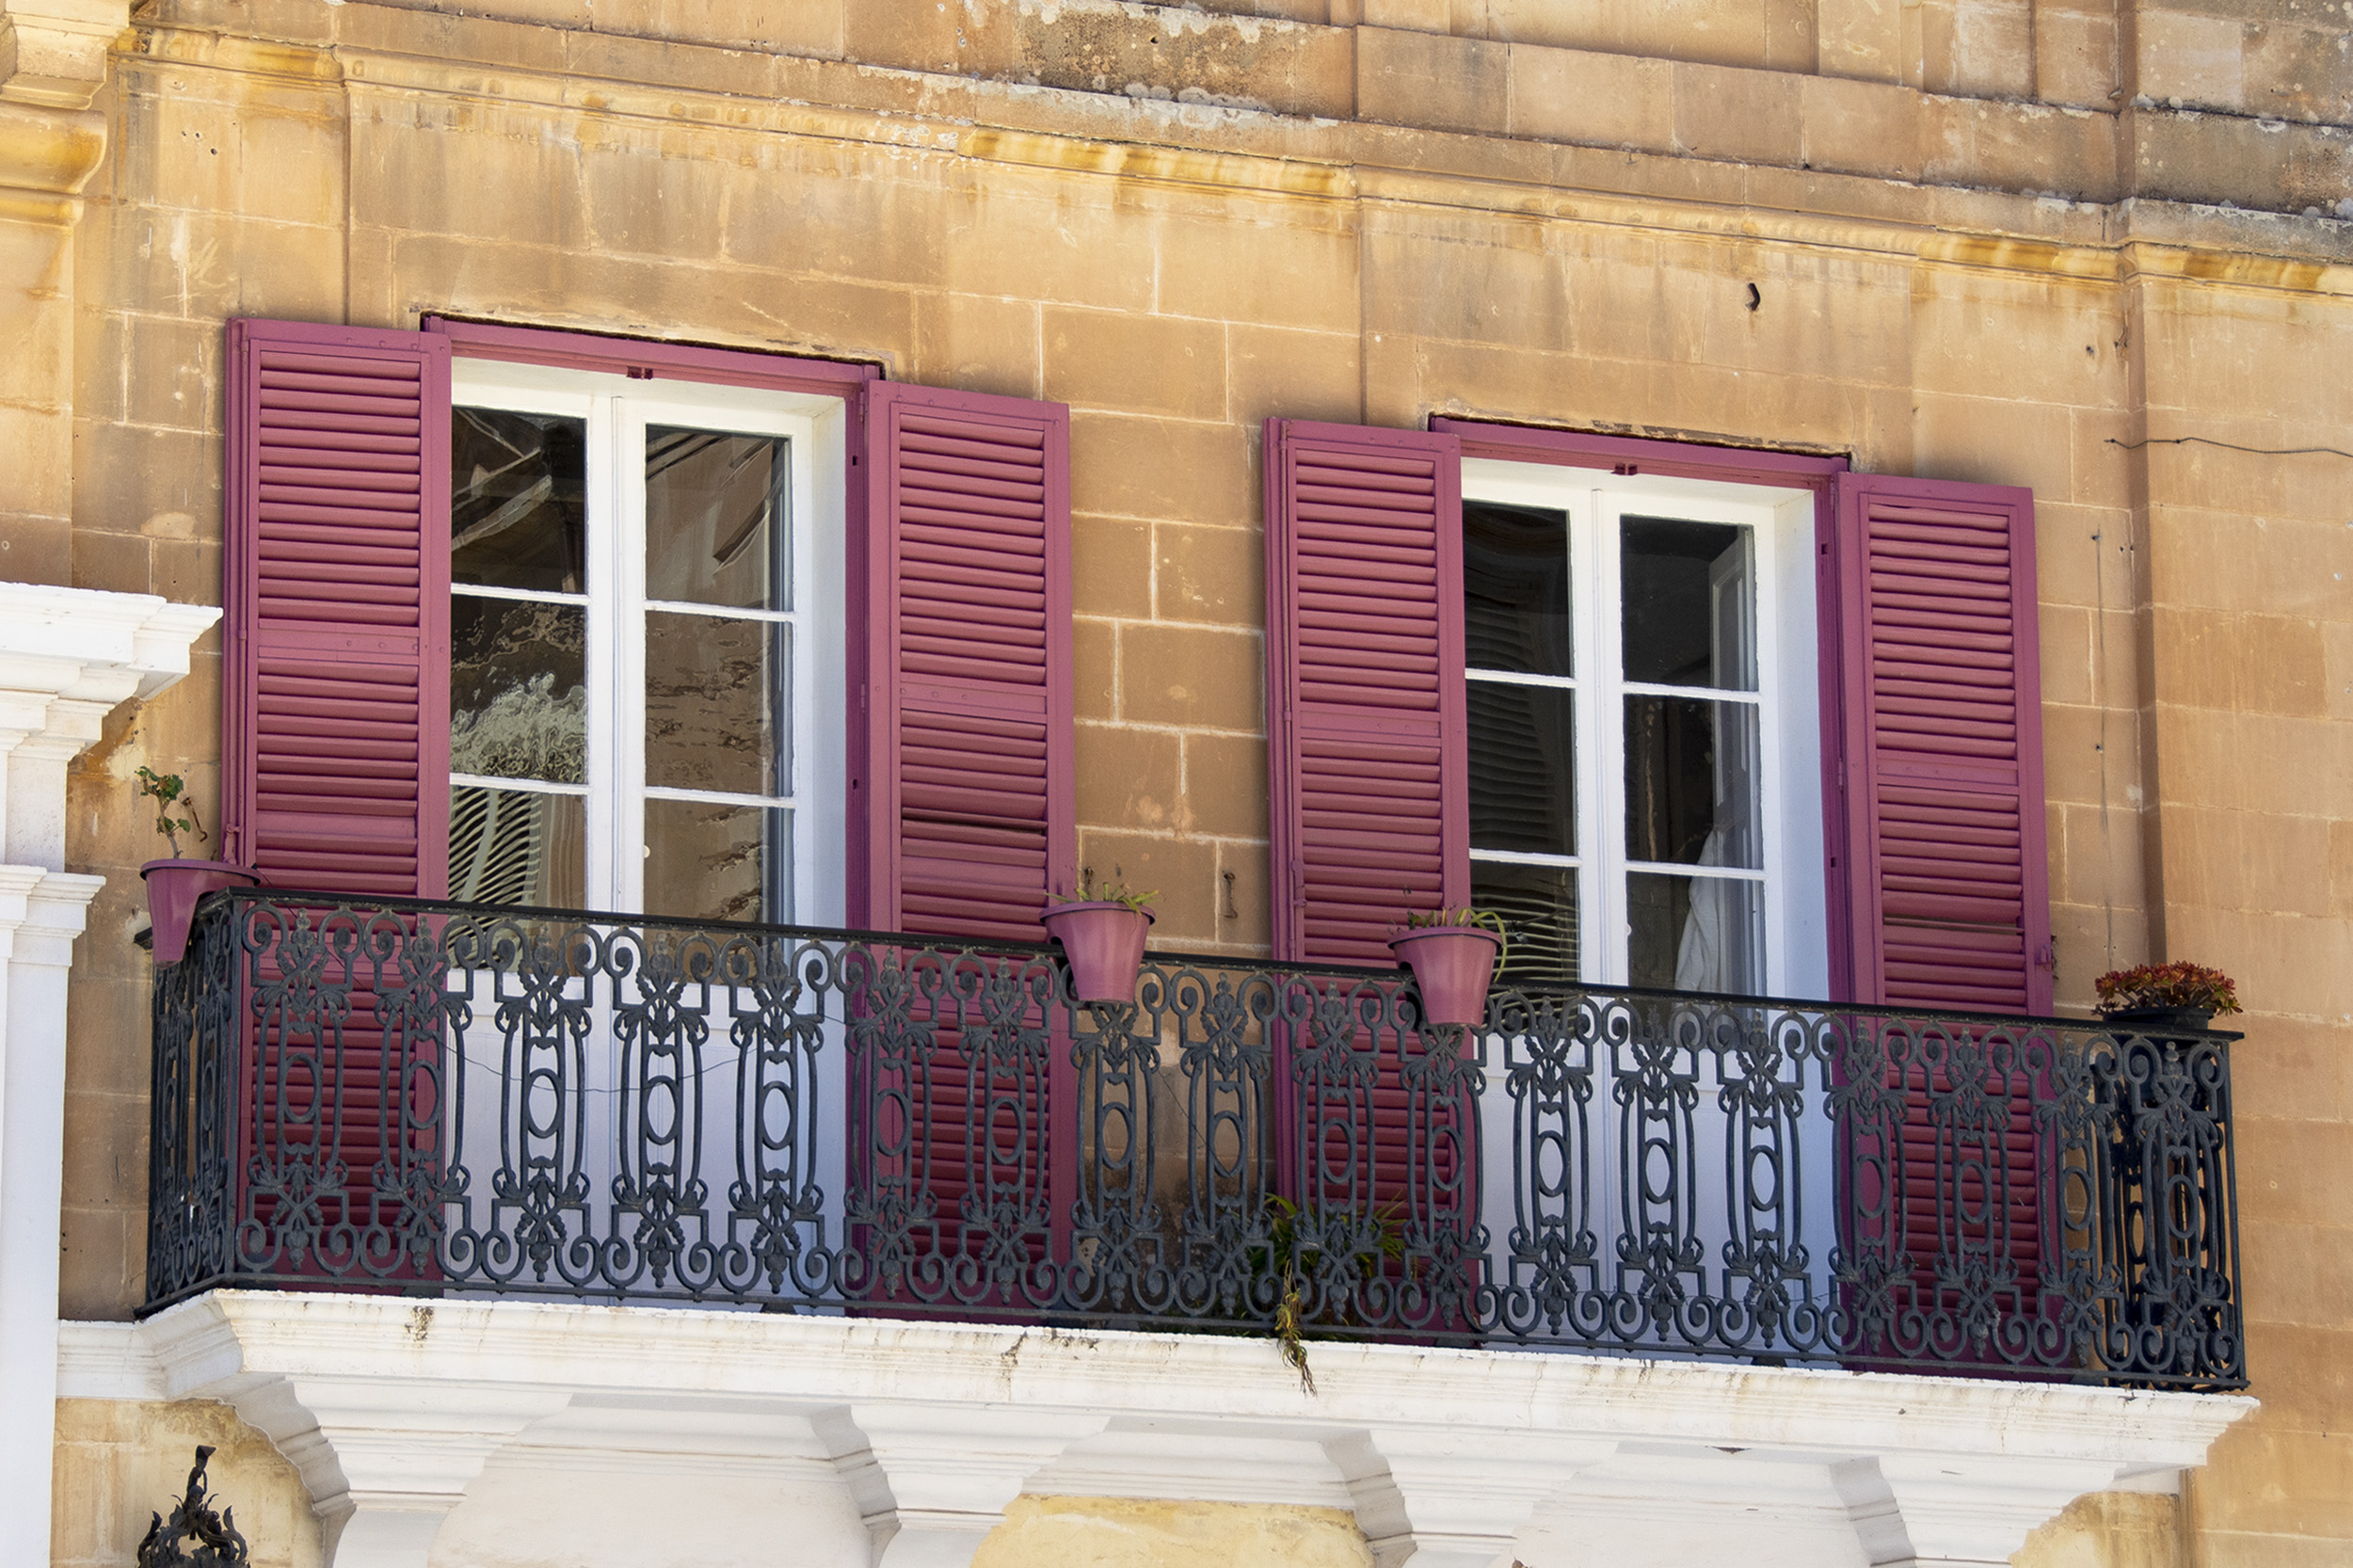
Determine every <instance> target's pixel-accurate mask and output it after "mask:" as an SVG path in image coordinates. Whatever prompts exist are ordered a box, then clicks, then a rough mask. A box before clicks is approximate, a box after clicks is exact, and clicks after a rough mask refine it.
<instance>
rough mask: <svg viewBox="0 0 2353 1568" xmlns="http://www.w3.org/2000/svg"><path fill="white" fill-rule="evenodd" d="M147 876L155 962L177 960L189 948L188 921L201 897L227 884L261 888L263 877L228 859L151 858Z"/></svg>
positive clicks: (144, 870) (142, 872)
mask: <svg viewBox="0 0 2353 1568" xmlns="http://www.w3.org/2000/svg"><path fill="white" fill-rule="evenodd" d="M139 875H140V876H142V877H144V878H146V880H147V914H148V920H149V922H150V924H151V925H152V927H153V931H154V941H155V962H156V964H157V965H159V966H160V965H164V964H177V963H178V962H180V959H181V956H182V955H183V954H184V953H185V952H187V951H188V925H189V922H191V921H192V920H195V919H196V904H197V900H199V899H200V898H202V897H203V896H204V895H205V894H206V893H211V892H217V891H219V890H220V889H221V888H238V887H244V888H258V887H260V886H261V883H262V879H261V878H260V877H258V876H255V875H254V874H253V873H252V872H249V871H247V870H245V869H244V868H242V867H239V866H232V865H231V864H229V863H228V862H227V861H225V860H150V861H149V862H148V863H147V864H146V865H144V866H141V867H140V868H139Z"/></svg>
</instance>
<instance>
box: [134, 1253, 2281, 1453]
mask: <svg viewBox="0 0 2353 1568" xmlns="http://www.w3.org/2000/svg"><path fill="white" fill-rule="evenodd" d="M419 1314H423V1315H424V1323H425V1325H426V1326H424V1327H423V1328H422V1329H421V1330H418V1331H416V1332H411V1331H410V1329H409V1328H408V1323H409V1321H410V1320H412V1319H414V1318H415V1317H416V1316H417V1315H419ZM395 1330H397V1332H395ZM142 1332H144V1333H145V1334H147V1335H149V1336H165V1337H168V1338H169V1339H170V1340H171V1341H173V1342H174V1343H175V1344H176V1343H177V1342H178V1341H180V1340H181V1339H183V1338H184V1337H185V1336H189V1335H195V1336H198V1338H199V1340H200V1343H202V1344H205V1345H208V1346H212V1345H216V1346H218V1347H220V1350H221V1353H232V1352H229V1350H228V1347H231V1346H233V1347H234V1351H233V1355H234V1356H235V1358H236V1360H237V1362H238V1363H239V1364H240V1365H257V1364H260V1365H268V1366H270V1367H273V1368H283V1369H285V1370H288V1371H307V1370H312V1369H319V1370H345V1369H354V1368H369V1369H372V1370H373V1371H375V1372H376V1373H377V1374H378V1375H384V1376H406V1375H416V1374H422V1373H424V1371H425V1370H426V1369H427V1368H431V1369H432V1370H433V1372H434V1374H435V1375H469V1376H482V1377H498V1376H503V1375H508V1374H510V1373H511V1370H512V1368H514V1367H515V1366H516V1365H517V1364H518V1362H517V1359H516V1358H518V1357H520V1358H522V1359H523V1362H524V1363H525V1364H528V1365H529V1366H531V1367H532V1368H533V1369H534V1375H535V1376H548V1377H552V1378H556V1379H559V1380H562V1381H565V1382H567V1383H570V1384H580V1385H583V1386H596V1387H611V1388H647V1389H659V1390H690V1389H691V1390H695V1391H698V1392H702V1393H720V1394H737V1395H743V1396H745V1397H779V1398H791V1399H795V1400H811V1401H817V1402H824V1403H848V1402H850V1401H852V1400H857V1399H861V1398H868V1399H871V1398H875V1397H878V1396H879V1395H882V1394H884V1393H887V1392H896V1391H900V1390H906V1391H909V1392H912V1393H914V1394H916V1395H918V1396H920V1397H921V1398H925V1399H930V1400H948V1401H955V1402H963V1401H977V1402H982V1403H1000V1402H1010V1401H1018V1402H1021V1403H1024V1404H1032V1405H1049V1406H1051V1405H1059V1406H1063V1407H1065V1408H1072V1409H1088V1410H1094V1409H1103V1410H1107V1411H1109V1412H1111V1413H1112V1414H1113V1415H1115V1416H1116V1415H1127V1414H1132V1415H1135V1416H1149V1417H1152V1418H1154V1419H1161V1420H1164V1419H1168V1418H1172V1417H1173V1418H1191V1417H1203V1416H1206V1417H1214V1418H1218V1419H1220V1420H1223V1421H1234V1422H1240V1421H1246V1422H1248V1423H1249V1424H1250V1425H1251V1427H1252V1429H1253V1430H1266V1429H1269V1428H1282V1429H1285V1430H1295V1429H1297V1428H1300V1427H1321V1426H1325V1425H1328V1424H1329V1423H1332V1422H1335V1421H1342V1422H1352V1423H1358V1424H1361V1423H1363V1422H1366V1421H1369V1420H1384V1421H1401V1422H1407V1423H1412V1424H1420V1425H1444V1424H1448V1423H1471V1424H1474V1425H1480V1426H1493V1427H1497V1428H1498V1429H1503V1430H1516V1429H1544V1428H1550V1429H1554V1430H1582V1431H1588V1432H1595V1433H1598V1434H1606V1435H1608V1436H1610V1437H1612V1438H1614V1439H1617V1440H1620V1441H1625V1442H1637V1441H1647V1442H1653V1443H1663V1444H1675V1443H1698V1444H1702V1445H1706V1446H1718V1445H1731V1446H1737V1447H1744V1448H1781V1449H1788V1450H1795V1451H1806V1452H1831V1451H1844V1452H1847V1453H1869V1452H1881V1451H1887V1450H1890V1449H1897V1450H1900V1449H1907V1448H1917V1449H1920V1450H1922V1451H1928V1452H1957V1453H1987V1454H2008V1453H2013V1452H2021V1453H2027V1454H2048V1455H2051V1456H2052V1457H2056V1458H2090V1459H2100V1460H2104V1461H2107V1460H2112V1461H2115V1462H2117V1463H2119V1464H2134V1465H2136V1466H2137V1467H2142V1468H2159V1467H2167V1466H2172V1467H2182V1466H2194V1465H2196V1464H2199V1463H2200V1462H2201V1460H2202V1458H2203V1456H2204V1452H2205V1448H2206V1446H2207V1445H2208V1444H2210V1443H2211V1442H2213V1440H2214V1439H2215V1438H2216V1437H2217V1436H2218V1435H2220V1433H2221V1432H2222V1430H2223V1429H2224V1428H2225V1427H2227V1426H2229V1425H2230V1424H2231V1423H2232V1422H2233V1421H2234V1420H2237V1419H2238V1418H2239V1417H2240V1416H2244V1415H2246V1414H2247V1413H2248V1412H2249V1411H2251V1410H2253V1409H2254V1408H2255V1401H2254V1400H2251V1399H2249V1398H2246V1397H2244V1396H2240V1395H2214V1394H2182V1393H2172V1392H2164V1391H2145V1390H2121V1389H2110V1388H2097V1387H2091V1386H2089V1385H2082V1384H2056V1383H2028V1382H2008V1381H2005V1380H2002V1379H1997V1378H1937V1377H1919V1376H1911V1375H1906V1374H1897V1373H1862V1372H1847V1371H1841V1370H1837V1369H1835V1368H1778V1367H1772V1368H1768V1367H1737V1366H1720V1365H1715V1364H1712V1363H1706V1362H1688V1361H1652V1360H1645V1359H1641V1358H1638V1357H1633V1356H1623V1357H1621V1356H1597V1355H1576V1354H1542V1355H1533V1354H1516V1353H1515V1354H1497V1353H1494V1352H1481V1351H1463V1350H1447V1349H1437V1348H1431V1347H1418V1346H1400V1345H1372V1344H1352V1343H1342V1342H1337V1341H1336V1342H1330V1343H1321V1342H1320V1343H1317V1344H1315V1345H1314V1346H1312V1347H1311V1348H1310V1352H1309V1353H1310V1354H1311V1355H1312V1357H1313V1358H1314V1361H1315V1372H1316V1385H1317V1388H1318V1390H1319V1392H1318V1394H1317V1395H1315V1396H1308V1395H1305V1394H1303V1393H1302V1392H1300V1390H1299V1386H1298V1383H1297V1380H1296V1378H1293V1379H1290V1380H1289V1381H1286V1380H1285V1379H1284V1378H1283V1377H1282V1376H1281V1375H1280V1374H1279V1370H1278V1371H1275V1372H1270V1370H1269V1368H1271V1367H1272V1368H1278V1369H1279V1368H1280V1365H1281V1364H1280V1362H1279V1361H1275V1360H1272V1359H1271V1358H1272V1357H1273V1355H1274V1352H1273V1350H1272V1349H1271V1348H1270V1346H1269V1345H1268V1343H1267V1342H1266V1341H1264V1340H1262V1339H1254V1338H1241V1337H1227V1336H1213V1335H1182V1334H1128V1333H1112V1332H1081V1331H1072V1330H1066V1329H1064V1330H1056V1329H1036V1328H1032V1329H1022V1328H1013V1327H998V1326H994V1325H990V1326H980V1325H968V1324H950V1323H930V1322H911V1321H902V1320H888V1319H873V1318H837V1317H800V1316H789V1315H781V1314H754V1313H737V1312H696V1311H681V1310H678V1309H674V1308H667V1307H614V1306H592V1305H576V1304H558V1303H546V1302H535V1301H524V1300H516V1301H503V1302H481V1301H461V1302H452V1301H442V1302H436V1303H433V1304H420V1303H417V1302H413V1301H403V1300H401V1299H399V1298H389V1297H383V1296H358V1295H352V1296H344V1295H334V1294H329V1293H309V1292H305V1293H302V1294H298V1295H280V1294H277V1293H274V1292H267V1291H243V1290H222V1291H215V1292H212V1293H210V1294H208V1295H206V1296H204V1297H201V1298H200V1299H198V1300H196V1301H193V1302H188V1303H184V1304H181V1305H178V1306H175V1307H173V1308H171V1309H170V1310H169V1311H168V1312H165V1313H161V1314H159V1315H157V1316H156V1317H155V1318H153V1319H151V1320H149V1321H148V1322H147V1323H146V1324H145V1325H144V1327H143V1331H142ZM157 1342H158V1344H159V1345H161V1344H162V1343H163V1339H162V1338H158V1340H157ZM653 1343H659V1344H660V1345H662V1346H663V1347H664V1350H663V1353H662V1354H661V1355H660V1356H658V1357H652V1358H648V1356H647V1354H646V1347H647V1346H648V1344H653ZM264 1358H265V1359H264ZM168 1365H170V1366H171V1367H172V1368H173V1372H172V1377H173V1380H174V1384H175V1386H176V1387H177V1388H178V1390H179V1393H180V1394H182V1395H185V1394H188V1393H193V1392H195V1391H196V1390H195V1385H194V1384H193V1383H188V1382H184V1381H183V1376H182V1372H181V1370H180V1368H181V1367H182V1366H184V1365H185V1362H184V1356H183V1353H182V1352H179V1351H178V1350H176V1349H174V1350H173V1351H172V1352H170V1353H169V1355H168ZM219 1366H220V1363H219V1362H217V1361H215V1362H213V1363H212V1367H211V1368H210V1369H209V1375H211V1376H217V1375H219V1373H218V1368H219ZM190 1369H191V1370H193V1369H195V1368H190ZM1106 1387H1113V1388H1115V1389H1116V1390H1117V1393H1118V1396H1119V1397H1118V1399H1117V1400H1116V1401H1115V1402H1114V1403H1112V1404H1108V1405H1107V1404H1106V1403H1105V1402H1104V1392H1105V1389H1106ZM1832 1432H1835V1433H1836V1438H1835V1441H1832V1440H1829V1438H1828V1437H1827V1434H1828V1433H1832Z"/></svg>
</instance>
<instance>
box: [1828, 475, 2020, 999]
mask: <svg viewBox="0 0 2353 1568" xmlns="http://www.w3.org/2000/svg"><path fill="white" fill-rule="evenodd" d="M1838 496H1839V507H1838V526H1837V539H1836V544H1835V550H1836V555H1837V573H1838V578H1839V600H1838V614H1837V616H1836V627H1835V634H1836V638H1837V643H1836V649H1837V651H1836V657H1837V659H1838V661H1839V666H1840V688H1841V693H1842V703H1843V707H1844V712H1843V713H1842V715H1841V724H1842V730H1841V731H1840V732H1842V733H1843V737H1844V744H1843V752H1844V755H1843V757H1842V758H1841V769H1840V782H1841V785H1842V787H1843V789H1844V791H1845V796H1846V798H1845V802H1844V805H1845V811H1844V815H1845V823H1846V833H1845V838H1846V845H1845V848H1846V853H1845V854H1844V855H1843V856H1840V858H1841V861H1842V868H1841V869H1842V870H1843V871H1844V872H1845V873H1846V874H1845V882H1846V888H1845V890H1846V893H1847V897H1848V902H1849V908H1850V909H1851V911H1852V920H1851V926H1852V930H1851V933H1850V941H1849V947H1848V951H1847V952H1846V954H1845V955H1844V956H1845V958H1846V961H1847V964H1848V967H1849V975H1850V987H1849V994H1850V995H1851V998H1852V1000H1856V1001H1862V1002H1878V1003H1883V1004H1886V1005H1889V1006H1899V1007H1920V1008H1966V1009H1981V1010H1986V1011H1993V1012H2010V1013H2018V1012H2026V1013H2048V1012H2049V1011H2050V1010H2051V968H2050V943H2051V909H2050V900H2049V895H2048V891H2047V887H2046V876H2047V872H2046V867H2045V859H2044V849H2043V841H2044V840H2043V821H2042V743H2041V690H2040V681H2039V666H2038V664H2037V662H2036V661H2037V654H2036V635H2035V585H2034V581H2035V580H2034V497H2033V495H2032V494H2031V493H2030V492H2029V491H2026V490H2023V489H2014V488H2002V487H1994V486H1989V485H1959V484H1945V483H1937V482H1931V481H1928V480H1919V479H1897V478H1889V477H1885V476H1882V475H1878V474H1842V475H1840V476H1839V481H1838ZM1825 630H1826V631H1827V630H1829V627H1828V625H1827V623H1826V627H1825ZM1826 641H1827V639H1826ZM1826 652H1827V649H1826ZM1824 728H1825V731H1826V732H1830V726H1828V725H1827V724H1826V725H1825V727H1824Z"/></svg>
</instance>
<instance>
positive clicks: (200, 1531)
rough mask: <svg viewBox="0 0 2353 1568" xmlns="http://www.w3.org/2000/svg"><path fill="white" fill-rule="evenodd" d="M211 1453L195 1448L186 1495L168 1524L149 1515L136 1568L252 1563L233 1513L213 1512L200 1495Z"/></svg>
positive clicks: (225, 1567) (232, 1567)
mask: <svg viewBox="0 0 2353 1568" xmlns="http://www.w3.org/2000/svg"><path fill="white" fill-rule="evenodd" d="M212 1457H213V1450H212V1449H211V1448H206V1447H203V1446H201V1445H199V1447H198V1448H197V1450H196V1464H195V1466H194V1468H192V1469H190V1470H189V1471H188V1490H187V1495H186V1496H183V1497H182V1498H181V1499H180V1500H179V1501H178V1502H176V1503H174V1504H172V1506H171V1523H170V1524H168V1525H167V1524H165V1523H164V1518H163V1515H162V1514H160V1513H158V1514H155V1515H154V1516H153V1522H152V1524H150V1525H149V1526H148V1527H147V1539H146V1540H144V1541H141V1542H140V1543H139V1558H138V1568H246V1564H248V1563H250V1562H251V1561H252V1558H251V1557H250V1556H249V1555H248V1553H247V1550H246V1544H245V1537H244V1536H242V1535H239V1534H238V1533H237V1511H236V1510H235V1509H233V1508H225V1509H222V1510H221V1511H220V1512H217V1513H216V1512H213V1506H212V1499H211V1498H210V1497H208V1496H205V1492H204V1464H205V1461H207V1460H209V1459H211V1458H212Z"/></svg>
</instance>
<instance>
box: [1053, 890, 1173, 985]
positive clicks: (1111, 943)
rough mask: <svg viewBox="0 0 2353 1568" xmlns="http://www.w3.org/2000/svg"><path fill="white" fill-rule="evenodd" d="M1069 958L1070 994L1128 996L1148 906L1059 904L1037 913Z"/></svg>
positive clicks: (1141, 951) (1138, 963)
mask: <svg viewBox="0 0 2353 1568" xmlns="http://www.w3.org/2000/svg"><path fill="white" fill-rule="evenodd" d="M1042 919H1043V920H1044V921H1045V924H1046V929H1047V931H1048V934H1050V935H1051V936H1053V938H1054V940H1056V941H1057V942H1060V943H1061V944H1062V952H1063V956H1064V958H1066V959H1068V960H1069V961H1070V990H1071V994H1072V995H1073V996H1075V997H1077V998H1078V999H1079V1000H1080V1001H1133V1000H1136V970H1137V969H1139V968H1142V967H1143V965H1144V933H1145V932H1146V931H1147V930H1149V929H1150V927H1151V924H1152V911H1150V910H1149V909H1130V908H1128V906H1127V905H1126V904H1055V905H1054V906H1053V907H1052V908H1050V909H1048V910H1047V911H1046V913H1045V915H1044V916H1043V917H1042Z"/></svg>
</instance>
